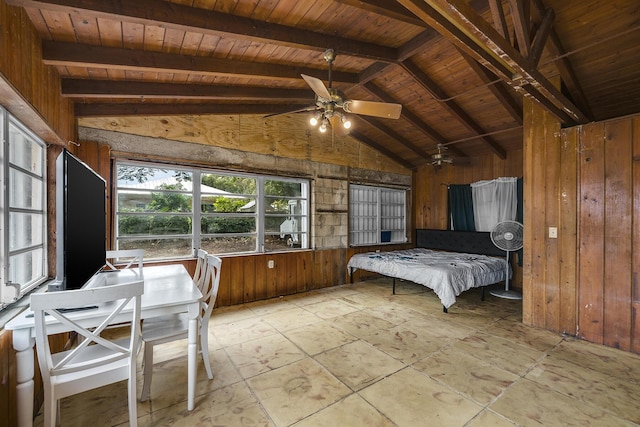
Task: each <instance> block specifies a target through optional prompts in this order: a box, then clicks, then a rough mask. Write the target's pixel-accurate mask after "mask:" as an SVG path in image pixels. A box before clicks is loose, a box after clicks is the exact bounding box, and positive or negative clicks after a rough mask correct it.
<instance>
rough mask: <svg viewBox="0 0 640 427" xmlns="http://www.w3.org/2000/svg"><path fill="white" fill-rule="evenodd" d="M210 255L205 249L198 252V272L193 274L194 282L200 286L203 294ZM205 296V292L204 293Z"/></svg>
mask: <svg viewBox="0 0 640 427" xmlns="http://www.w3.org/2000/svg"><path fill="white" fill-rule="evenodd" d="M208 255H209V253H208V252H207V251H205V250H204V249H198V251H197V252H196V258H197V262H196V271H195V272H194V273H193V281H194V282H196V284H197V285H198V289H200V292H202V288H203V284H204V280H205V277H206V274H207V256H208ZM202 294H203V295H204V292H202Z"/></svg>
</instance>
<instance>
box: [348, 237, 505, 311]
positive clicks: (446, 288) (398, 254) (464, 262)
mask: <svg viewBox="0 0 640 427" xmlns="http://www.w3.org/2000/svg"><path fill="white" fill-rule="evenodd" d="M347 268H349V272H351V271H355V269H362V270H366V271H372V272H374V273H379V274H383V275H385V276H389V277H395V278H398V279H404V280H410V281H412V282H415V283H418V284H420V285H424V286H426V287H428V288H429V289H432V290H433V291H434V292H435V293H436V295H438V297H439V298H440V301H442V305H443V306H444V307H446V308H449V307H451V306H452V305H453V304H454V303H455V302H456V296H458V295H460V294H461V293H462V292H464V291H466V290H468V289H471V288H476V287H480V286H486V285H490V284H492V283H497V282H500V281H502V280H505V279H506V276H505V274H506V262H505V258H500V257H491V256H487V255H477V254H466V253H457V252H444V251H434V250H430V249H423V248H416V249H406V250H398V251H390V252H366V253H361V254H356V255H354V256H352V257H351V259H350V260H349V262H348V264H347ZM352 269H354V270H352ZM509 277H510V278H511V269H509Z"/></svg>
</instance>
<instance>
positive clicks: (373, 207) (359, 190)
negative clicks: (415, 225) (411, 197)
mask: <svg viewBox="0 0 640 427" xmlns="http://www.w3.org/2000/svg"><path fill="white" fill-rule="evenodd" d="M406 236H407V233H406V191H404V190H396V189H391V188H384V187H373V186H367V185H356V184H351V185H350V186H349V238H350V244H351V245H352V246H361V245H375V244H380V243H404V242H406V241H407V238H406Z"/></svg>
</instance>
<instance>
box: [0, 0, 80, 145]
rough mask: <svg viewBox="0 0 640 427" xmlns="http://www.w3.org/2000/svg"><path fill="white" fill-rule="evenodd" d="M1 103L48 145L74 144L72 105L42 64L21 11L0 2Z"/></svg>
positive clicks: (36, 39) (35, 39)
mask: <svg viewBox="0 0 640 427" xmlns="http://www.w3.org/2000/svg"><path fill="white" fill-rule="evenodd" d="M0 52H1V53H0V103H1V104H2V105H3V106H4V107H5V108H7V109H8V110H9V112H11V113H12V114H13V115H14V116H15V117H17V118H18V120H20V121H21V122H23V123H24V124H25V125H26V126H28V127H29V128H30V129H31V130H32V131H34V132H35V133H36V134H37V135H38V136H39V137H41V138H42V139H43V140H45V141H46V142H48V143H52V144H61V145H64V144H66V143H67V141H70V140H75V135H76V123H75V117H74V107H73V102H72V101H71V100H69V99H65V98H63V97H62V96H61V94H60V76H59V74H58V72H57V71H56V70H55V69H54V68H53V67H49V66H46V65H44V64H43V62H42V43H41V40H40V37H39V36H38V34H37V33H36V31H35V29H34V28H33V25H32V24H31V21H30V20H29V17H28V16H27V14H26V13H25V11H24V9H23V8H21V7H13V6H7V4H6V3H5V2H4V0H0Z"/></svg>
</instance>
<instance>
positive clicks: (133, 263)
mask: <svg viewBox="0 0 640 427" xmlns="http://www.w3.org/2000/svg"><path fill="white" fill-rule="evenodd" d="M106 258H107V259H106V261H105V262H106V264H107V268H109V269H111V270H117V269H118V267H116V266H115V264H116V263H118V262H125V263H126V264H124V266H123V267H122V268H132V267H133V268H135V267H138V269H139V270H140V273H142V266H143V263H144V249H121V250H113V251H107V254H106ZM127 260H128V261H127Z"/></svg>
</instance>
